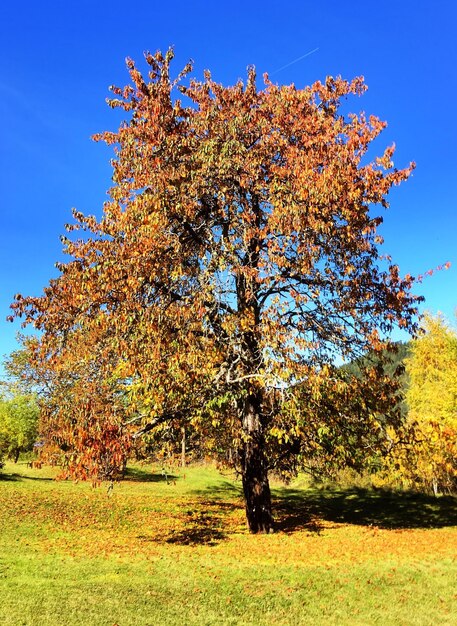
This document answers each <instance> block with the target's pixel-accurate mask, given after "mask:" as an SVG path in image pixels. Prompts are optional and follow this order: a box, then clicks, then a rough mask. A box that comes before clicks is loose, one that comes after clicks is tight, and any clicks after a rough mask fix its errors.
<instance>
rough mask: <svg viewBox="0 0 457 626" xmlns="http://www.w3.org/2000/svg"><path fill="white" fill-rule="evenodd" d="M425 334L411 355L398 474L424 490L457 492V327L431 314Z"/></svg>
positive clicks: (426, 322)
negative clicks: (404, 446) (406, 410)
mask: <svg viewBox="0 0 457 626" xmlns="http://www.w3.org/2000/svg"><path fill="white" fill-rule="evenodd" d="M423 327H424V331H425V333H424V335H422V336H421V337H419V338H418V339H416V340H414V341H413V342H412V344H411V356H410V357H409V358H408V359H406V370H407V373H408V375H409V379H410V383H409V388H408V392H407V396H406V399H407V403H408V407H409V413H408V419H407V423H406V428H405V435H406V437H407V438H408V439H409V440H410V444H409V445H408V446H407V447H406V448H399V449H398V452H397V454H396V456H395V459H394V460H395V461H396V463H397V468H398V469H397V472H398V473H399V474H400V475H401V476H402V477H403V478H406V479H407V480H409V481H412V483H413V484H415V485H416V486H417V487H419V488H420V489H424V488H425V489H426V490H430V491H433V492H434V493H435V494H437V493H438V492H446V493H450V492H453V493H455V492H456V491H457V331H456V329H455V328H453V327H452V326H451V325H450V324H449V323H448V322H446V320H445V319H444V318H443V317H442V316H440V315H438V316H436V317H433V316H431V315H426V316H425V318H424V321H423Z"/></svg>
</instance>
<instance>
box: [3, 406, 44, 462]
mask: <svg viewBox="0 0 457 626" xmlns="http://www.w3.org/2000/svg"><path fill="white" fill-rule="evenodd" d="M37 422H38V406H37V404H36V399H35V398H34V396H32V395H16V396H12V397H6V396H5V395H0V459H1V458H2V457H3V456H7V457H8V458H10V459H13V460H14V461H15V462H17V461H18V459H19V454H20V453H21V452H28V451H30V450H32V449H33V444H34V443H35V442H36V439H37Z"/></svg>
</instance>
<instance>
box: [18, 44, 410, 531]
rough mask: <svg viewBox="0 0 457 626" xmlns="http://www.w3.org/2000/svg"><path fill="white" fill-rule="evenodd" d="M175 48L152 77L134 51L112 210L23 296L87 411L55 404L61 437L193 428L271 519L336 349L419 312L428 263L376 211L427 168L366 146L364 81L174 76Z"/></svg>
mask: <svg viewBox="0 0 457 626" xmlns="http://www.w3.org/2000/svg"><path fill="white" fill-rule="evenodd" d="M172 57H173V53H172V51H168V52H167V54H166V55H165V56H163V55H162V54H161V53H160V52H158V53H156V54H154V55H152V54H149V53H148V54H146V55H145V58H146V62H147V64H148V66H149V75H148V78H145V77H143V75H142V74H141V73H140V71H139V70H138V69H137V67H136V65H135V64H134V63H133V61H131V60H128V61H127V66H128V69H129V72H130V76H131V80H132V83H131V84H130V85H128V86H126V87H125V88H118V87H112V91H113V93H114V96H115V97H114V99H112V100H110V101H109V104H110V106H112V107H117V108H120V109H122V110H124V111H125V113H126V114H128V117H129V121H126V122H124V123H123V124H122V125H121V127H120V128H119V131H118V132H105V133H102V134H101V135H98V136H96V137H95V138H96V140H103V141H105V142H106V143H107V144H108V145H110V146H113V148H114V151H115V159H114V160H113V182H114V184H113V187H112V188H111V190H110V191H109V196H110V199H109V201H108V202H106V204H105V205H104V210H103V215H102V217H101V219H96V218H95V217H94V216H84V215H82V214H81V213H78V212H74V218H75V223H74V224H73V225H69V226H67V229H68V231H70V232H71V231H80V232H81V238H79V239H77V240H71V239H69V238H68V237H64V238H63V243H64V251H65V252H66V253H67V254H68V255H70V257H71V260H70V261H69V262H67V263H64V264H58V268H59V269H60V271H61V275H60V276H59V277H58V278H57V279H54V280H51V281H50V283H49V286H48V287H47V288H46V289H45V292H44V295H43V296H41V297H22V296H20V295H18V296H17V297H16V302H15V303H14V304H13V305H12V306H13V309H14V311H15V313H16V314H17V315H22V316H25V323H33V324H34V325H35V327H37V328H38V329H40V330H41V331H42V332H43V335H42V338H41V339H40V341H39V342H37V344H36V346H35V360H36V362H37V363H39V364H41V366H43V364H45V365H46V367H47V368H48V369H49V370H50V371H51V372H52V375H53V376H54V378H55V385H56V386H57V387H59V385H60V384H61V380H62V378H64V379H65V377H67V380H68V377H70V378H71V385H70V387H71V386H73V392H72V397H71V404H72V407H73V408H72V410H71V411H70V410H68V411H67V409H66V408H65V409H63V408H62V407H60V406H59V403H54V404H53V409H52V411H49V412H48V422H47V423H48V425H49V429H50V431H49V432H50V437H49V438H50V439H52V438H54V439H56V438H58V437H59V436H61V434H62V433H63V432H65V433H66V435H65V436H66V438H69V439H70V440H71V439H72V437H73V441H74V437H75V436H76V435H74V433H75V432H76V431H78V432H79V431H84V430H85V429H86V428H87V426H86V424H87V420H88V419H89V416H90V419H92V420H93V425H96V426H97V427H98V428H99V429H100V430H103V428H104V427H103V424H105V420H108V421H109V420H111V421H109V423H110V424H111V423H112V422H113V420H114V423H115V426H116V428H117V429H118V431H117V432H116V437H117V436H118V435H120V434H122V436H124V434H126V440H128V435H129V433H130V436H133V437H135V436H139V435H140V434H142V433H145V432H151V431H152V430H154V429H155V428H160V426H161V425H162V424H165V423H166V424H172V425H174V427H175V428H176V429H179V428H180V427H182V426H185V427H186V428H193V429H195V430H197V431H198V433H200V435H201V437H202V439H205V440H206V441H208V442H212V443H211V447H212V449H213V450H214V451H215V452H216V453H220V452H221V448H222V449H223V450H227V448H230V449H231V450H234V455H233V458H234V459H235V462H236V463H237V464H238V466H239V468H240V472H241V475H242V481H243V490H244V495H245V501H246V514H247V520H248V524H249V528H250V530H251V531H252V532H258V531H264V532H268V531H269V530H270V529H271V527H272V511H271V499H270V488H269V482H268V470H269V468H271V467H273V466H274V465H275V462H276V461H278V459H279V457H281V456H282V457H283V458H285V457H286V456H289V457H290V455H297V454H298V455H300V450H301V445H302V443H303V442H306V441H307V432H308V430H307V429H308V426H307V424H306V422H305V423H302V422H301V421H300V419H299V417H300V416H299V415H298V414H297V411H296V406H297V405H296V402H295V401H294V397H295V394H296V393H298V392H296V390H298V389H301V390H303V388H304V386H305V387H306V388H307V389H308V392H309V397H310V398H312V399H313V403H314V404H316V402H318V398H319V394H320V393H321V392H320V390H321V389H322V385H323V384H324V385H326V386H327V387H328V386H333V387H337V386H338V384H339V383H338V374H337V372H336V368H335V367H333V365H332V364H333V362H334V359H335V357H336V355H341V356H342V357H343V358H346V359H351V358H354V355H358V354H361V353H363V352H364V351H367V350H369V349H372V350H381V349H383V348H384V347H385V345H386V342H385V341H384V340H383V337H384V336H385V335H386V334H387V333H389V331H391V329H392V328H393V327H394V326H395V325H400V326H402V327H404V328H406V329H413V328H414V323H413V319H414V315H415V313H416V303H417V301H418V298H416V297H414V296H413V295H411V292H410V289H411V285H412V282H413V278H412V277H411V276H406V277H405V278H402V277H400V274H399V270H398V267H397V266H396V265H394V264H392V263H391V262H390V260H389V259H387V261H381V260H380V259H381V257H380V253H379V250H378V246H379V244H380V243H381V242H382V238H381V237H380V236H379V234H378V233H377V229H378V226H379V225H380V224H381V222H382V218H381V217H379V216H373V215H372V214H371V207H374V206H375V205H378V204H379V205H382V206H383V207H387V206H388V203H387V200H386V196H387V194H388V192H389V190H390V188H391V187H392V185H396V184H399V183H400V182H401V181H403V180H405V179H407V178H408V176H409V174H410V173H411V171H412V169H413V167H414V165H413V164H411V165H410V166H408V167H407V168H406V169H403V170H396V169H394V168H393V163H392V155H393V152H394V147H389V148H387V149H386V150H385V152H384V154H383V155H382V156H380V157H378V158H376V159H375V160H374V161H372V162H368V159H367V151H368V149H369V146H370V144H371V142H372V141H373V140H374V139H375V138H376V137H377V136H378V135H379V134H380V132H381V131H382V130H383V128H384V127H385V125H386V124H385V123H384V122H382V121H380V120H379V119H378V118H376V117H374V116H371V117H369V118H367V117H366V116H365V115H364V114H363V113H361V114H359V115H349V116H347V117H345V116H344V115H343V113H342V112H341V110H340V104H341V100H342V99H343V98H345V97H346V96H348V95H350V94H355V95H360V94H362V93H363V92H364V90H365V86H364V84H363V79H361V78H356V79H355V80H353V81H352V82H347V81H345V80H343V79H341V78H336V79H334V78H327V80H326V82H325V83H324V84H323V83H321V82H316V83H314V84H313V85H312V86H311V87H306V88H304V89H297V88H296V87H295V86H294V85H290V86H277V85H274V84H273V83H271V82H270V80H269V79H268V76H265V77H264V83H265V85H264V88H263V89H258V88H257V86H256V75H255V71H254V69H252V68H251V69H249V70H248V75H247V80H246V84H243V83H242V82H241V81H239V82H238V83H237V84H236V85H234V86H231V87H224V86H222V85H220V84H218V83H216V82H215V81H214V80H213V79H212V77H211V75H210V73H209V72H205V75H204V80H203V81H197V80H195V79H192V80H190V81H189V82H188V83H187V85H186V84H185V83H186V81H187V78H186V77H187V75H188V74H189V72H190V71H191V69H192V68H191V65H190V64H189V65H188V66H186V68H185V69H184V70H183V72H181V74H180V75H179V76H178V77H177V78H176V79H172V78H171V76H170V63H171V60H172ZM179 92H180V94H181V96H180V97H177V96H178V95H179ZM182 98H185V99H186V101H187V104H186V102H184V103H183V100H182ZM382 263H384V265H382ZM343 384H346V383H344V381H343ZM348 384H350V385H352V384H354V383H353V382H350V383H348ZM89 388H90V398H87V393H88V391H87V390H88V389H89ZM301 393H302V391H301ZM97 394H98V395H97ZM343 395H344V394H343ZM96 397H98V408H97V411H96V412H95V413H94V409H93V408H92V407H91V406H90V402H89V400H90V401H91V402H95V398H96ZM335 397H336V396H335ZM114 399H116V403H115V406H116V407H119V406H121V407H123V408H122V416H121V417H119V419H118V418H115V417H114V413H113V410H112V401H113V400H114ZM336 404H338V403H336ZM332 410H333V411H336V413H334V415H340V413H341V407H340V406H336V407H332ZM340 419H341V421H344V419H343V417H341V418H340ZM370 419H371V418H370ZM72 420H73V422H72ZM326 420H327V421H330V422H331V420H332V416H331V415H327V416H326ZM373 421H375V420H373ZM134 428H136V430H135V431H134V432H133V435H132V429H134ZM292 431H293V433H294V434H293V445H292V444H291V433H292ZM72 433H73V434H72ZM284 443H285V444H287V445H285V446H284V445H282V444H284ZM341 445H343V444H341ZM348 445H349V444H348ZM270 455H273V456H275V458H269V457H270ZM91 462H92V461H91V458H90V455H87V456H86V458H85V459H84V462H83V463H82V465H83V466H84V467H86V468H87V467H88V465H90V463H91ZM76 464H77V463H76V460H74V462H73V463H72V466H73V467H75V465H76ZM80 470H81V471H82V472H83V473H84V471H85V470H84V468H83V467H82V466H81V467H80Z"/></svg>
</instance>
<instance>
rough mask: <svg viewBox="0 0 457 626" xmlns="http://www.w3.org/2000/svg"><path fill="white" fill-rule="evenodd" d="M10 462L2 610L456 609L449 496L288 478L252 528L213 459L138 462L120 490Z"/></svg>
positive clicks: (410, 619)
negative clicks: (256, 529) (266, 529)
mask: <svg viewBox="0 0 457 626" xmlns="http://www.w3.org/2000/svg"><path fill="white" fill-rule="evenodd" d="M184 473H185V477H184V476H183V474H184ZM2 474H3V476H4V478H3V479H0V503H1V507H0V533H1V535H0V598H1V601H0V624H1V625H2V626H18V625H27V626H48V625H49V626H54V625H59V626H63V625H65V626H67V625H68V626H73V625H75V626H76V625H78V626H80V625H86V624H87V625H97V626H98V625H105V624H106V625H107V626H113V625H114V624H119V626H128V625H132V626H133V625H135V626H142V625H149V624H150V625H151V626H152V625H154V626H155V625H162V624H165V625H166V624H173V625H175V624H176V625H179V624H196V625H197V624H198V625H202V624H203V625H204V624H208V625H209V624H217V625H219V624H260V625H263V624H264V625H270V624H284V625H286V624H291V625H292V624H338V625H339V624H343V625H344V624H348V625H349V624H350V625H353V624H354V625H367V624H368V625H369V624H382V625H388V624H403V625H407V624H408V625H409V624H411V625H428V624H430V625H435V624H440V625H446V624H449V625H452V624H455V623H456V622H457V620H456V618H457V592H456V589H455V580H456V578H457V561H456V557H457V526H455V525H453V524H457V519H456V517H455V516H456V512H457V508H456V502H455V500H453V499H450V498H448V499H439V500H433V499H428V498H424V497H420V496H414V495H411V494H385V493H383V492H370V491H368V490H362V489H358V490H357V489H354V490H350V489H346V490H329V489H325V490H324V489H322V490H319V489H308V490H304V489H303V488H298V486H297V485H295V486H294V485H292V486H291V487H289V488H284V487H282V486H281V485H279V484H278V485H276V486H275V487H276V489H275V490H274V500H275V508H276V511H277V520H278V522H277V525H278V531H277V532H276V533H275V534H273V535H268V536H250V535H249V534H247V533H246V530H245V523H244V510H243V502H242V498H241V494H240V486H239V483H237V482H235V481H234V480H232V478H231V477H230V476H229V475H227V476H222V475H220V474H219V473H218V472H217V471H216V470H215V469H214V468H212V467H210V466H201V467H195V468H190V469H186V470H185V472H184V471H183V470H181V469H175V470H174V471H172V475H171V476H169V478H168V484H167V482H166V480H165V477H164V476H162V473H161V469H160V468H156V472H155V473H152V471H151V469H150V468H147V467H143V468H141V467H136V468H134V469H133V470H131V471H130V472H129V475H128V480H126V481H124V482H122V483H120V484H118V485H116V486H115V487H114V490H112V491H110V492H108V491H107V489H106V487H101V488H98V489H92V488H91V487H90V486H89V485H87V484H74V483H71V482H55V481H53V480H47V479H50V478H52V475H53V473H52V471H51V470H49V469H43V470H35V469H30V468H28V467H26V466H25V465H18V466H14V465H7V467H6V468H5V470H4V471H3V473H2ZM14 474H16V476H14ZM402 505H403V506H402Z"/></svg>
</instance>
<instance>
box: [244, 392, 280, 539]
mask: <svg viewBox="0 0 457 626" xmlns="http://www.w3.org/2000/svg"><path fill="white" fill-rule="evenodd" d="M260 408H261V401H260V399H259V397H258V396H256V395H255V394H251V395H249V396H248V398H247V399H246V401H245V403H244V407H243V433H244V441H243V443H242V445H241V450H240V459H241V472H242V478H243V491H244V499H245V504H246V519H247V523H248V526H249V530H250V531H251V533H259V532H260V533H269V532H273V517H272V513H271V495H270V485H269V482H268V467H267V462H266V458H265V437H264V434H263V427H262V422H261V418H260Z"/></svg>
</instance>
